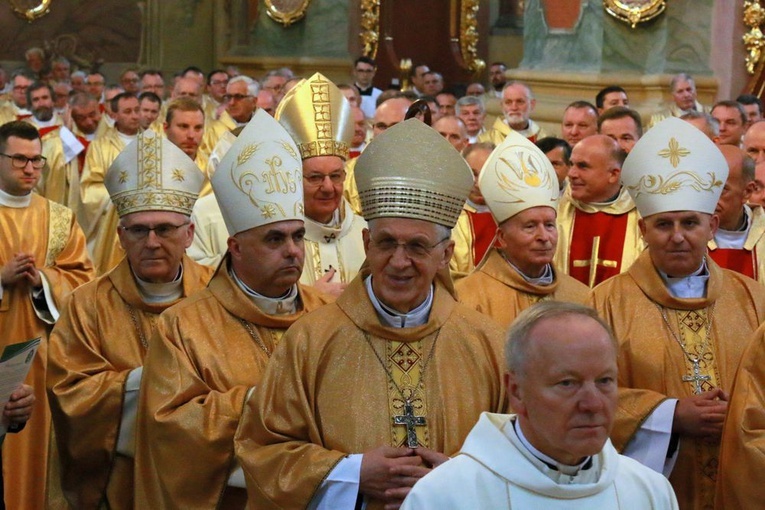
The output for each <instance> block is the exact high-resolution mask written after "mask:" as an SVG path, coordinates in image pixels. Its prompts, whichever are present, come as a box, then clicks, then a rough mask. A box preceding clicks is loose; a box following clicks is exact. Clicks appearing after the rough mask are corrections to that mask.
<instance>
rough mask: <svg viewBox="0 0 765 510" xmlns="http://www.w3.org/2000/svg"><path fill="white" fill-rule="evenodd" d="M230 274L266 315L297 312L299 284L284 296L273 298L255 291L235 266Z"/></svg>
mask: <svg viewBox="0 0 765 510" xmlns="http://www.w3.org/2000/svg"><path fill="white" fill-rule="evenodd" d="M229 274H230V275H231V277H232V278H233V279H234V281H235V282H236V284H237V286H238V287H239V288H240V289H242V292H244V293H245V294H246V295H247V297H248V298H250V299H251V300H252V302H253V303H255V306H257V307H258V308H259V309H260V310H261V311H262V312H263V313H265V314H266V315H292V314H294V313H296V312H297V298H298V288H297V285H293V286H292V287H291V288H290V290H288V291H287V292H286V293H285V294H284V295H283V296H280V297H275V298H272V297H268V296H264V295H263V294H260V293H258V292H256V291H254V290H253V289H252V288H251V287H250V286H249V285H247V284H246V283H244V282H243V281H242V280H241V279H240V278H239V276H238V275H237V274H236V271H234V269H233V268H232V269H230V270H229Z"/></svg>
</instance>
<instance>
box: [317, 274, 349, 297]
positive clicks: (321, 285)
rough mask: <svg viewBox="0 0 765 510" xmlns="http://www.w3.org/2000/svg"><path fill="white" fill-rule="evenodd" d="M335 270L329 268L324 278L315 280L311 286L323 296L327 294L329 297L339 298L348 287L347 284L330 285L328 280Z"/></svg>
mask: <svg viewBox="0 0 765 510" xmlns="http://www.w3.org/2000/svg"><path fill="white" fill-rule="evenodd" d="M335 273H336V270H335V268H334V267H332V268H330V269H329V271H327V272H326V273H325V274H324V276H322V277H321V278H319V279H318V280H316V282H315V283H314V284H313V286H314V287H315V288H316V290H318V291H321V292H323V293H324V294H329V295H330V296H335V297H340V294H342V293H343V291H344V290H345V288H346V287H347V286H348V284H347V283H341V282H337V283H331V282H330V280H331V279H332V277H333V276H335Z"/></svg>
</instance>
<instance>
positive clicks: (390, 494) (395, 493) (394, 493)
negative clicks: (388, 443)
mask: <svg viewBox="0 0 765 510" xmlns="http://www.w3.org/2000/svg"><path fill="white" fill-rule="evenodd" d="M414 453H415V454H416V455H417V456H418V457H420V458H421V459H422V462H423V464H425V468H424V471H423V468H422V467H419V468H418V474H421V476H419V478H416V479H414V481H413V483H412V485H414V483H416V482H417V480H419V479H420V478H422V477H423V476H425V475H426V474H428V473H430V471H431V470H433V469H435V468H437V467H438V466H440V465H441V464H443V463H444V462H446V461H447V460H449V457H447V456H446V455H444V454H443V453H441V452H437V451H435V450H431V449H430V448H424V447H422V446H418V447H417V448H416V449H415V450H414ZM403 469H409V467H406V468H401V467H398V466H397V467H394V468H393V471H394V472H395V473H397V474H398V472H399V471H402V470H403ZM412 485H407V486H404V487H398V488H395V489H388V490H386V491H385V497H386V499H387V500H389V501H390V500H392V502H391V503H388V504H386V505H385V510H396V509H397V508H398V507H399V506H401V503H402V502H403V501H404V498H406V496H407V494H409V491H410V490H412Z"/></svg>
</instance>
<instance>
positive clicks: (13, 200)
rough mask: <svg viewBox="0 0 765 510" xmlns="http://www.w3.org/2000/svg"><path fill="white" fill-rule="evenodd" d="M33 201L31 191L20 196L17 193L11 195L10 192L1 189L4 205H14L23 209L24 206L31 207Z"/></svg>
mask: <svg viewBox="0 0 765 510" xmlns="http://www.w3.org/2000/svg"><path fill="white" fill-rule="evenodd" d="M31 202H32V193H31V192H30V193H27V194H26V195H22V196H20V197H19V196H16V195H11V194H10V193H6V192H5V191H3V190H1V189H0V205H4V206H5V207H12V208H14V209H23V208H24V207H29V204H30V203H31Z"/></svg>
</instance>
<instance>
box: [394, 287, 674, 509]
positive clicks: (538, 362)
mask: <svg viewBox="0 0 765 510" xmlns="http://www.w3.org/2000/svg"><path fill="white" fill-rule="evenodd" d="M505 356H506V358H507V360H506V361H507V368H508V374H506V375H505V384H506V387H507V390H508V397H509V401H510V404H511V406H512V407H513V409H515V410H516V411H517V412H518V414H515V415H505V414H495V413H486V412H485V413H482V414H481V417H480V418H479V420H478V423H477V424H476V425H475V427H473V429H472V430H471V431H470V434H469V435H468V436H467V439H466V440H465V443H464V445H463V446H462V449H461V450H460V452H459V453H458V454H457V456H456V457H455V458H454V459H451V460H449V461H448V462H445V463H443V464H441V465H440V466H439V467H438V468H436V469H435V470H433V471H432V472H431V473H429V474H427V475H426V476H425V477H424V478H422V479H421V480H420V481H418V482H417V483H416V484H415V486H414V487H413V488H412V490H411V492H410V493H409V495H408V496H407V498H406V500H405V501H404V504H403V506H402V507H401V508H402V509H403V510H420V509H437V510H447V509H451V508H454V509H463V508H491V509H498V508H514V509H517V508H522V509H538V508H544V509H545V510H554V509H565V510H572V509H578V508H582V509H592V508H597V509H617V508H630V509H633V508H640V509H648V508H651V509H676V508H678V506H677V501H676V499H675V495H674V492H673V491H672V487H671V486H670V484H669V481H667V479H666V478H664V477H663V476H661V475H660V474H658V473H656V472H654V471H652V470H651V469H649V468H646V467H644V466H643V465H641V464H639V463H638V462H636V461H634V460H632V459H630V458H628V457H624V456H622V455H619V454H618V453H617V452H616V450H615V449H614V447H613V446H612V445H611V442H610V440H609V439H608V434H609V432H610V430H611V426H612V424H613V416H614V412H615V411H616V402H617V383H616V375H617V364H616V341H615V340H614V338H613V337H612V335H611V333H610V330H609V328H608V327H607V326H606V325H605V323H604V322H603V321H602V320H601V319H600V318H599V317H598V316H597V313H596V312H595V311H594V310H593V309H591V308H588V307H584V306H581V305H578V304H572V303H563V302H556V301H545V302H542V303H539V304H537V305H534V306H533V307H531V308H528V309H526V310H525V311H524V312H522V313H521V314H520V315H519V316H518V318H517V319H516V321H515V322H514V323H513V326H512V327H511V328H510V331H509V333H508V340H507V344H506V346H505Z"/></svg>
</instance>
